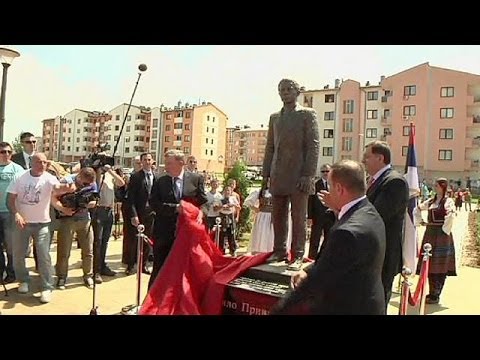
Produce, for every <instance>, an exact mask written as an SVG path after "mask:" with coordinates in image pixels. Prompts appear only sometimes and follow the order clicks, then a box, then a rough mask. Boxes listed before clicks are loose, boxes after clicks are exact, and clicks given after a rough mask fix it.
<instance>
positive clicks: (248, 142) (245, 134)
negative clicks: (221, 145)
mask: <svg viewBox="0 0 480 360" xmlns="http://www.w3.org/2000/svg"><path fill="white" fill-rule="evenodd" d="M267 132H268V128H267V127H264V126H263V124H262V125H260V128H255V129H252V128H250V127H248V126H245V127H244V128H240V127H239V126H237V127H235V128H229V129H227V144H226V154H227V160H226V164H228V168H229V169H231V168H232V167H233V165H235V162H237V161H242V162H243V163H244V164H245V165H247V166H257V167H261V166H262V165H263V158H264V156H265V146H266V145H267Z"/></svg>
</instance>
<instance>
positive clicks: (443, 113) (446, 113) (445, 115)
mask: <svg viewBox="0 0 480 360" xmlns="http://www.w3.org/2000/svg"><path fill="white" fill-rule="evenodd" d="M451 118H453V108H441V109H440V119H451Z"/></svg>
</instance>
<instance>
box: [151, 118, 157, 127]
mask: <svg viewBox="0 0 480 360" xmlns="http://www.w3.org/2000/svg"><path fill="white" fill-rule="evenodd" d="M152 127H153V128H156V127H158V119H153V121H152Z"/></svg>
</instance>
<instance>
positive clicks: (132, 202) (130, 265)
mask: <svg viewBox="0 0 480 360" xmlns="http://www.w3.org/2000/svg"><path fill="white" fill-rule="evenodd" d="M140 162H141V164H142V168H141V169H139V170H138V171H136V172H135V173H133V175H132V176H131V178H130V182H129V184H128V197H127V202H128V206H129V212H130V214H131V218H130V220H131V223H132V225H133V226H134V227H135V228H136V227H137V226H138V225H139V224H143V225H144V226H145V235H146V236H147V237H149V238H150V239H151V238H152V235H153V221H154V218H155V213H154V210H153V208H152V206H151V204H150V203H149V201H148V198H149V197H150V193H151V192H152V188H153V183H154V182H155V178H156V176H155V174H154V173H153V171H152V163H153V157H152V154H150V153H144V154H142V155H140ZM130 241H135V244H132V245H133V246H131V247H129V248H130V249H132V251H130V252H129V256H128V262H127V270H126V274H127V275H130V274H131V273H134V272H135V269H134V265H135V262H136V261H137V250H138V249H137V238H136V237H134V238H133V239H130ZM142 246H143V264H142V272H143V273H144V274H150V270H148V269H147V266H146V264H147V260H148V254H149V252H150V247H149V246H148V244H147V243H146V242H143V245H142Z"/></svg>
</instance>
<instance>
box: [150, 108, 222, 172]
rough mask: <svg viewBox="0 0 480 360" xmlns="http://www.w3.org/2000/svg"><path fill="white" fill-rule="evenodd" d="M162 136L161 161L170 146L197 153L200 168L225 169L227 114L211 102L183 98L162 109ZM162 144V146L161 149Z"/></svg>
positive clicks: (209, 170)
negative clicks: (186, 101)
mask: <svg viewBox="0 0 480 360" xmlns="http://www.w3.org/2000/svg"><path fill="white" fill-rule="evenodd" d="M161 112H162V118H163V119H162V120H161V121H160V120H159V123H161V125H162V129H161V130H162V131H159V132H158V135H159V136H162V137H163V138H162V139H161V140H160V138H157V139H155V140H156V141H158V142H159V143H162V147H163V149H162V152H161V153H158V154H157V158H158V159H160V163H163V162H164V157H163V154H164V153H165V152H166V151H168V150H170V149H178V150H182V151H183V152H184V153H185V154H186V155H187V156H188V155H194V156H195V157H196V159H197V161H198V163H197V167H198V169H199V170H200V171H203V170H205V171H207V172H216V173H223V172H224V168H225V143H226V129H227V126H228V117H227V115H226V114H225V113H224V112H223V111H222V110H220V109H219V108H218V107H217V106H215V105H214V104H212V103H210V102H208V103H207V102H202V103H201V104H199V105H196V104H194V105H190V104H188V103H186V104H185V105H182V103H181V102H179V103H178V104H177V106H175V107H174V108H165V107H163V108H162V109H161ZM160 149H161V148H159V150H160Z"/></svg>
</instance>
